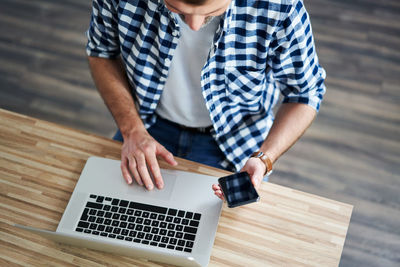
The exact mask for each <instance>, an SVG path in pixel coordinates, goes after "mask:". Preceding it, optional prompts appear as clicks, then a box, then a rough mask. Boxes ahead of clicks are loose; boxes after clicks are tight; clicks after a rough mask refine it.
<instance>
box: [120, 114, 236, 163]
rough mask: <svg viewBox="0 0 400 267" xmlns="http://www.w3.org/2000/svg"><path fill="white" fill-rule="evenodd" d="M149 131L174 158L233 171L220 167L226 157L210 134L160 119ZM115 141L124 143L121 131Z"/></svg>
mask: <svg viewBox="0 0 400 267" xmlns="http://www.w3.org/2000/svg"><path fill="white" fill-rule="evenodd" d="M147 131H148V132H149V133H150V135H151V136H152V137H153V138H154V139H156V140H157V142H159V143H160V144H162V145H163V146H164V147H165V148H166V149H167V150H168V151H169V152H171V153H172V154H173V155H174V156H178V157H181V158H184V159H188V160H192V161H195V162H199V163H202V164H206V165H209V166H212V167H216V168H220V169H225V170H229V171H233V169H232V168H231V167H228V168H224V167H222V166H221V165H220V162H221V161H223V160H224V159H225V155H224V153H223V152H222V151H221V150H220V149H219V147H218V144H217V142H216V141H215V140H214V138H213V137H212V136H211V134H210V133H200V132H195V131H192V130H187V129H184V128H182V127H180V126H179V125H178V124H176V123H173V122H171V121H168V120H165V119H162V118H160V117H158V118H157V122H156V123H155V124H154V125H153V126H151V127H150V128H149V129H147ZM113 139H114V140H117V141H121V142H122V141H123V137H122V135H121V132H120V131H119V130H118V132H117V133H116V134H115V136H114V138H113Z"/></svg>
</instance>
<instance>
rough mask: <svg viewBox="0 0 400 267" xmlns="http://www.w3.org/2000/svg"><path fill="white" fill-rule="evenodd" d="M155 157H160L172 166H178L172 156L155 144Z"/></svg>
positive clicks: (162, 147)
mask: <svg viewBox="0 0 400 267" xmlns="http://www.w3.org/2000/svg"><path fill="white" fill-rule="evenodd" d="M156 153H157V155H160V156H161V157H162V158H163V159H164V160H165V161H166V162H167V163H168V164H170V165H172V166H176V165H178V162H176V161H175V158H174V155H172V153H171V152H169V151H168V150H167V149H166V148H165V147H164V146H162V145H160V144H157V152H156Z"/></svg>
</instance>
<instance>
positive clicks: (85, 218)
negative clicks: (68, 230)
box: [81, 208, 89, 221]
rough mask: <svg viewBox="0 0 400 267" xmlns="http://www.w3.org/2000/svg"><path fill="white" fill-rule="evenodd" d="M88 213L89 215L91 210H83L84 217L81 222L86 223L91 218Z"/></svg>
mask: <svg viewBox="0 0 400 267" xmlns="http://www.w3.org/2000/svg"><path fill="white" fill-rule="evenodd" d="M88 213H89V209H88V208H85V209H84V210H83V213H82V216H81V220H82V221H86V220H87V219H88V218H89V216H88Z"/></svg>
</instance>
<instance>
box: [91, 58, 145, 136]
mask: <svg viewBox="0 0 400 267" xmlns="http://www.w3.org/2000/svg"><path fill="white" fill-rule="evenodd" d="M88 60H89V66H90V70H91V73H92V77H93V80H94V82H95V84H96V87H97V89H98V91H99V92H100V95H101V97H102V98H103V100H104V102H105V104H106V105H107V107H108V109H109V110H110V111H111V113H112V115H113V117H114V119H115V121H116V123H117V125H118V127H119V129H120V131H121V133H122V135H123V136H124V138H125V137H127V136H128V135H129V134H130V133H131V132H132V131H135V130H143V129H144V125H143V123H142V121H141V119H140V117H139V114H138V112H137V111H136V108H135V103H134V100H133V98H132V95H131V93H130V87H129V83H128V79H127V77H126V74H125V70H124V68H123V65H122V62H121V59H104V58H98V57H88Z"/></svg>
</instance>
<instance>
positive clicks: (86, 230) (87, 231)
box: [83, 229, 92, 234]
mask: <svg viewBox="0 0 400 267" xmlns="http://www.w3.org/2000/svg"><path fill="white" fill-rule="evenodd" d="M83 232H84V233H85V234H90V233H91V232H92V230H89V229H85V230H83Z"/></svg>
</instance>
